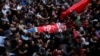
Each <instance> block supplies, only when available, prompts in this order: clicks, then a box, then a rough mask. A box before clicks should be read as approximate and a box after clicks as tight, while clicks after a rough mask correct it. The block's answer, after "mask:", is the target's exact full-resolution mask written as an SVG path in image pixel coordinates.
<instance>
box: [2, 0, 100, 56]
mask: <svg viewBox="0 0 100 56" xmlns="http://www.w3.org/2000/svg"><path fill="white" fill-rule="evenodd" d="M78 1H79V0H0V36H5V37H6V39H5V43H4V44H5V46H4V47H5V53H6V55H11V54H12V53H13V54H14V55H15V56H32V55H33V56H99V55H100V53H99V52H100V1H99V0H93V1H91V3H90V4H89V5H88V6H87V7H86V8H85V9H84V10H83V11H82V12H81V13H79V14H78V13H77V12H75V11H73V12H72V13H71V14H70V15H66V16H65V17H64V18H63V19H61V18H60V15H61V12H63V11H65V10H67V9H68V8H69V7H70V6H72V5H73V4H75V3H76V2H78ZM58 22H60V23H63V24H65V25H66V30H64V31H63V32H54V33H52V34H50V33H48V32H44V33H39V32H34V31H33V32H31V33H27V32H26V30H28V29H30V28H33V27H38V26H43V25H49V24H54V23H58ZM0 38H1V37H0Z"/></svg>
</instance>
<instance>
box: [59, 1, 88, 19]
mask: <svg viewBox="0 0 100 56" xmlns="http://www.w3.org/2000/svg"><path fill="white" fill-rule="evenodd" d="M89 3H90V0H81V1H80V2H78V3H76V4H74V5H73V6H71V7H70V8H68V9H67V10H66V11H64V12H62V13H61V15H60V17H61V18H63V17H65V16H66V15H68V14H70V13H71V12H73V11H76V12H77V13H80V12H82V11H83V9H84V8H85V7H86V6H87V5H88V4H89Z"/></svg>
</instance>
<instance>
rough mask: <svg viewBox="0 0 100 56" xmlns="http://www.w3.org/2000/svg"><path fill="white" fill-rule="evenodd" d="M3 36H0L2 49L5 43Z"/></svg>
mask: <svg viewBox="0 0 100 56" xmlns="http://www.w3.org/2000/svg"><path fill="white" fill-rule="evenodd" d="M5 38H6V37H5V36H0V46H1V47H4V43H5Z"/></svg>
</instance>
